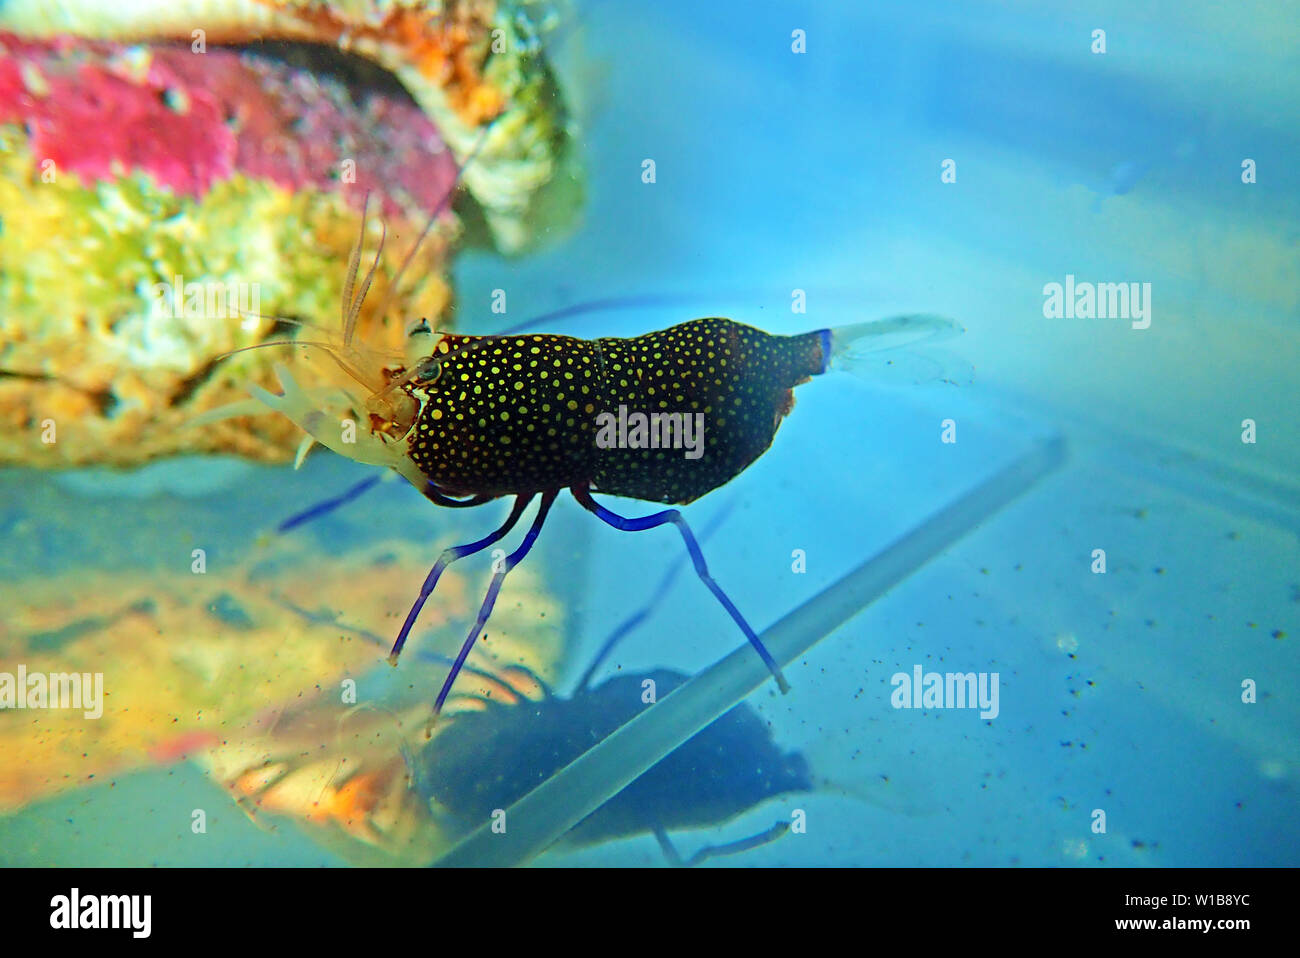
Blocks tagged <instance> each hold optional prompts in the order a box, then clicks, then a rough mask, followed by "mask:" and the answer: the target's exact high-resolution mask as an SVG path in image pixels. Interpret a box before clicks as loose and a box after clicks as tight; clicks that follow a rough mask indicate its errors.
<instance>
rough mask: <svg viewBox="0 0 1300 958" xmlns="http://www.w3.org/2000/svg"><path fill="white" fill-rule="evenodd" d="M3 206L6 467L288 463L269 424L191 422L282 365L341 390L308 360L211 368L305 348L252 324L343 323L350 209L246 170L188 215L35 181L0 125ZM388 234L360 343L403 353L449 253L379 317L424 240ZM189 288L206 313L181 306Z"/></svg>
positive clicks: (430, 309)
mask: <svg viewBox="0 0 1300 958" xmlns="http://www.w3.org/2000/svg"><path fill="white" fill-rule="evenodd" d="M0 209H3V210H5V216H6V220H11V221H12V222H14V223H21V224H22V228H21V229H9V230H3V231H0V264H3V269H0V343H2V344H3V349H0V370H3V372H4V373H5V374H6V375H5V376H3V377H0V425H2V426H3V427H4V428H3V429H0V462H6V463H20V464H24V465H34V466H69V465H80V464H89V463H95V464H111V465H134V464H139V463H143V462H147V461H149V460H152V459H155V458H158V457H160V456H165V455H170V454H174V453H177V452H225V453H234V454H236V455H240V456H245V457H248V458H253V459H258V460H262V461H287V460H288V459H289V458H290V457H291V456H292V453H293V450H294V447H295V446H296V445H297V443H298V441H299V439H300V438H301V434H300V432H299V431H298V430H297V429H296V428H295V427H294V426H293V425H292V424H290V423H288V422H285V421H283V420H282V419H281V418H280V417H276V416H259V417H241V418H238V419H233V420H228V421H223V422H220V423H216V424H212V425H210V426H208V427H205V428H203V429H192V430H191V429H187V428H186V426H187V424H188V422H189V421H190V420H191V419H192V418H193V417H194V416H195V415H196V414H198V413H199V412H202V411H204V410H207V409H212V408H215V407H218V406H222V405H226V404H228V403H232V402H237V401H242V400H244V399H246V398H247V395H248V394H247V384H248V383H249V382H253V383H257V384H260V385H262V386H264V387H273V386H274V383H275V380H274V376H273V374H272V372H271V369H272V367H273V366H274V365H275V364H277V363H279V364H284V365H288V366H290V367H291V368H293V369H295V370H298V369H300V368H301V369H305V370H307V369H309V370H312V371H314V374H313V373H306V374H303V375H301V376H300V377H299V378H300V379H301V381H303V382H304V383H305V384H306V385H308V386H311V385H316V384H318V383H331V384H332V383H334V382H336V380H337V373H338V371H337V369H330V368H329V366H330V364H329V363H328V362H324V363H321V362H319V361H314V360H313V359H312V357H310V356H309V353H310V351H309V350H307V349H290V348H288V347H281V348H272V349H258V350H252V351H250V352H245V353H240V354H238V355H235V356H232V357H229V358H227V359H220V358H221V357H222V356H223V355H225V354H226V353H228V352H230V351H231V350H234V349H238V348H240V347H244V346H249V345H254V344H257V343H261V342H265V341H268V340H270V339H277V340H282V339H288V338H293V337H294V336H295V335H297V336H298V337H299V338H303V339H312V338H317V337H315V336H314V335H313V333H312V331H311V330H299V329H297V328H295V327H292V326H286V327H284V328H283V329H280V328H277V326H276V325H275V322H274V320H273V319H271V318H261V317H259V316H251V315H249V313H250V312H252V313H259V314H261V316H263V317H273V316H287V317H291V318H297V319H299V320H306V321H308V322H311V323H316V324H320V325H322V326H327V327H330V328H333V327H334V326H335V325H336V324H337V316H338V308H339V306H338V304H339V300H340V296H341V292H342V287H343V282H344V279H345V268H344V266H345V264H346V263H347V258H348V253H349V252H350V250H351V248H352V245H353V243H354V242H355V241H356V238H357V235H358V233H359V230H360V213H359V211H357V210H353V209H352V208H351V207H349V206H347V205H346V203H345V202H344V201H343V200H342V199H341V198H340V197H338V196H336V195H332V194H322V193H313V192H311V191H298V192H296V193H294V192H290V191H288V190H285V189H283V188H281V187H278V186H276V185H274V184H271V183H269V182H267V181H264V180H253V179H249V178H247V177H244V176H242V175H236V176H234V177H232V178H231V179H229V180H222V181H219V182H217V183H215V184H214V185H213V187H212V188H211V190H209V191H208V193H207V194H205V196H204V197H203V199H202V200H201V201H199V202H196V201H194V200H193V199H190V198H187V197H177V196H175V195H173V194H172V193H171V192H169V191H167V190H165V189H162V188H160V187H158V186H157V185H156V184H154V183H153V181H152V180H151V179H150V178H149V177H148V176H147V175H145V174H134V175H131V176H126V177H123V178H121V179H119V180H116V181H114V182H111V183H99V184H95V185H94V186H93V188H88V187H87V186H86V185H84V184H82V183H81V182H80V181H79V180H78V179H77V177H76V176H75V175H73V174H70V173H60V174H59V176H58V177H57V178H56V179H55V180H54V181H53V182H50V183H45V182H42V181H41V178H40V176H39V169H38V167H37V165H36V160H35V158H34V157H33V156H32V155H31V154H30V152H29V151H28V149H27V145H26V142H25V138H24V137H23V136H22V135H21V132H20V131H18V130H17V128H15V127H3V126H0ZM422 225H423V224H422V223H421V224H418V226H422ZM375 226H376V231H377V229H378V224H377V223H376V224H375ZM388 226H389V231H390V236H391V235H392V233H393V232H395V231H400V232H401V233H402V236H403V237H404V239H403V240H402V241H400V242H399V241H390V242H389V243H388V244H386V247H385V255H384V260H383V272H382V273H381V274H380V275H378V276H377V277H376V283H375V286H374V291H373V292H372V294H371V297H370V299H369V300H368V301H367V305H368V306H369V307H370V308H369V309H367V310H363V314H362V316H361V319H360V321H359V326H358V338H359V339H361V340H363V341H365V342H366V344H367V345H368V346H371V347H373V348H376V349H381V350H382V349H392V350H400V347H401V346H402V345H403V342H404V334H405V322H404V319H403V317H409V316H427V317H429V318H430V319H431V321H434V322H435V323H436V322H438V317H439V316H441V315H442V314H443V313H444V312H445V311H446V310H447V308H448V306H449V304H450V300H451V294H450V290H449V287H448V285H447V283H446V281H445V279H444V278H443V277H442V275H441V274H442V267H443V264H444V257H445V256H446V253H447V240H446V239H445V238H436V239H435V240H434V241H433V242H430V243H428V244H427V245H426V246H425V247H424V248H422V249H421V251H420V255H419V256H418V257H417V259H416V261H415V262H414V263H413V264H412V266H411V268H410V269H409V270H408V271H407V274H406V277H405V278H404V281H403V286H404V288H405V293H404V294H403V296H402V298H401V300H400V302H397V303H394V304H391V305H393V306H394V307H396V308H393V309H390V310H388V311H387V312H388V313H389V314H390V317H391V318H381V317H378V316H377V315H376V309H377V308H378V307H379V306H380V305H381V303H382V301H383V300H384V299H385V294H386V293H387V288H386V278H385V277H386V276H387V275H392V274H393V273H395V272H396V269H397V266H398V264H399V263H400V261H401V258H402V257H403V256H405V254H406V252H407V251H408V249H409V247H410V244H411V243H412V242H413V240H414V236H415V235H416V234H417V233H418V228H417V224H405V223H401V222H390V223H389V224H388ZM371 248H373V243H372V246H371ZM196 291H198V293H199V295H200V299H201V301H202V308H199V309H192V308H191V306H192V305H193V306H198V303H199V301H198V300H195V299H193V296H194V295H195V292H196ZM214 306H215V308H213V307H214ZM443 325H445V323H444V324H443ZM219 359H220V361H218V360H219ZM50 424H52V425H53V427H54V433H53V437H54V438H53V441H51V439H50V435H51V434H50V432H49V426H50Z"/></svg>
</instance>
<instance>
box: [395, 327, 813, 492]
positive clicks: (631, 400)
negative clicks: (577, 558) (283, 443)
mask: <svg viewBox="0 0 1300 958" xmlns="http://www.w3.org/2000/svg"><path fill="white" fill-rule="evenodd" d="M829 345H830V341H829V337H828V335H827V334H826V333H825V331H822V332H816V333H808V334H806V335H803V336H771V335H768V334H767V333H764V332H763V331H761V330H758V329H754V328H753V327H752V326H745V325H742V324H740V323H737V322H733V321H732V320H729V319H721V318H712V319H696V320H692V321H690V322H687V323H682V324H680V325H678V326H673V327H671V328H670V329H665V330H661V331H659V332H654V333H647V334H646V335H644V336H638V337H636V338H634V339H616V338H611V337H606V338H602V339H594V340H583V339H575V338H574V337H571V336H554V335H542V334H529V335H523V336H463V335H445V336H443V337H442V338H441V339H440V340H439V341H438V343H437V346H436V348H435V352H434V353H433V356H432V357H431V360H432V363H433V366H432V369H433V372H434V375H435V377H436V378H435V379H434V380H431V381H430V380H425V379H423V378H421V377H420V376H416V377H415V378H414V379H413V380H412V381H411V382H410V384H409V390H410V393H411V394H412V395H413V396H415V397H416V398H418V399H419V401H420V412H419V416H418V419H417V421H416V426H415V429H414V430H413V431H412V432H411V433H410V435H409V438H408V440H407V442H408V455H409V456H410V458H411V459H412V461H413V462H415V464H416V466H417V467H418V468H419V469H420V471H421V472H422V473H423V474H424V475H425V476H427V477H428V478H429V480H430V481H432V482H433V483H435V484H436V485H437V486H438V487H439V488H441V489H443V490H444V491H446V492H448V493H450V494H461V495H468V494H483V495H490V496H502V495H513V494H518V493H520V492H527V491H533V492H540V491H542V490H545V489H552V488H564V487H568V486H572V485H576V484H581V483H589V484H592V485H594V486H595V488H596V490H597V491H599V492H603V493H607V494H609V495H616V496H625V497H627V498H631V499H644V500H647V501H651V502H666V503H675V504H678V505H684V504H686V503H689V502H693V501H694V500H695V499H698V498H699V497H700V496H702V495H704V494H705V493H707V492H709V491H710V490H712V489H716V488H717V487H718V486H721V485H723V484H725V483H726V482H729V481H730V480H731V479H732V478H734V477H735V476H736V475H737V474H738V473H740V472H741V471H742V470H744V469H745V467H746V466H748V465H749V464H750V463H751V462H753V461H754V460H755V459H757V458H758V457H759V456H760V455H761V454H762V453H763V451H764V450H765V449H767V447H768V446H770V445H771V443H772V439H773V437H774V436H775V434H776V429H777V426H778V425H779V424H780V422H781V419H782V417H783V416H785V415H786V413H788V412H789V411H790V408H791V407H792V406H793V404H794V396H793V392H792V390H793V388H794V386H796V385H798V384H799V383H801V382H805V381H807V380H808V378H809V377H810V376H812V375H815V374H817V373H820V372H822V371H823V370H824V369H825V368H826V364H827V360H828V358H829Z"/></svg>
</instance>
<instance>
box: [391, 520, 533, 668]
mask: <svg viewBox="0 0 1300 958" xmlns="http://www.w3.org/2000/svg"><path fill="white" fill-rule="evenodd" d="M532 498H533V497H532V496H515V504H514V506H512V507H511V509H510V515H509V516H507V517H506V521H505V522H503V523H502V524H501V526H500V528H498V529H497V530H496V531H495V532H492V533H489V534H488V535H486V536H484V537H483V538H482V539H479V540H478V541H477V542H470V543H467V544H465V545H461V546H451V547H450V548H447V549H444V550H443V551H442V555H440V556H438V561H437V562H435V563H434V564H433V568H432V569H430V570H429V575H428V576H427V577H426V578H425V580H424V585H423V586H422V587H421V588H420V594H419V596H417V597H416V600H415V604H414V605H412V606H411V611H410V612H408V613H407V614H406V621H405V622H403V623H402V631H401V632H399V633H398V635H397V641H396V642H394V643H393V651H391V652H389V653H388V661H389V664H391V665H396V664H397V657H398V656H399V655H401V654H402V646H404V645H405V644H406V638H407V636H408V635H410V633H411V628H412V627H413V626H414V625H415V620H416V619H417V618H418V617H419V615H420V610H421V609H423V608H424V603H425V602H426V601H427V600H428V598H429V596H430V595H432V594H433V590H434V588H435V587H436V586H437V585H438V579H439V578H440V577H441V576H442V573H443V570H444V569H446V568H447V566H449V565H451V564H452V563H453V562H455V561H456V560H457V559H463V558H465V556H472V555H473V554H474V553H476V552H482V551H483V550H484V549H486V548H487V547H488V546H490V545H492V544H493V543H494V542H498V541H500V540H501V539H502V538H503V537H504V536H505V534H506V533H507V532H509V531H510V530H511V529H513V528H514V527H515V523H516V522H518V521H519V517H520V516H521V515H523V512H524V507H525V506H527V505H528V503H529V502H531V501H532ZM463 662H464V657H463V656H462V658H461V660H460V661H458V662H457V663H456V665H455V666H453V668H452V674H453V675H454V674H455V673H456V672H457V671H459V667H460V665H461V664H463Z"/></svg>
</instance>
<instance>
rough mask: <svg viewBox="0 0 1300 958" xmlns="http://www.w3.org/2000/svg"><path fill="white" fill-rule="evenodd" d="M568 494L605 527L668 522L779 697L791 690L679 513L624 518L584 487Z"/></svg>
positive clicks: (629, 528) (633, 528) (637, 528)
mask: <svg viewBox="0 0 1300 958" xmlns="http://www.w3.org/2000/svg"><path fill="white" fill-rule="evenodd" d="M569 491H570V492H572V493H573V498H575V499H577V500H578V504H579V505H581V506H582V507H583V508H584V509H586V510H587V511H588V512H591V513H594V514H595V515H596V517H597V518H598V519H600V520H601V521H602V522H605V523H607V524H608V525H611V526H613V527H614V528H615V529H618V530H620V531H622V532H644V531H645V530H646V529H654V528H656V527H658V526H662V525H664V524H665V523H668V522H671V523H672V524H673V525H675V526H676V527H677V531H678V532H680V533H681V534H682V541H683V542H685V543H686V551H687V552H689V553H690V554H691V562H692V563H694V565H695V574H696V575H697V576H699V577H700V581H701V582H703V583H704V584H705V585H706V586H708V587H709V591H710V592H712V593H713V595H714V597H715V598H716V599H717V600H718V601H719V602H721V603H722V607H723V608H724V609H726V610H727V614H728V615H730V616H731V618H732V620H733V621H735V623H736V625H738V626H740V631H742V632H744V633H745V638H747V639H749V644H750V645H752V646H753V647H754V651H755V652H757V653H758V657H759V658H760V659H762V660H763V664H764V665H766V666H767V668H768V671H769V672H771V673H772V677H773V678H774V679H776V685H777V688H779V689H780V690H781V693H782V694H785V693H786V692H789V691H790V683H789V682H787V681H786V680H785V676H784V675H782V674H781V669H780V667H779V666H778V665H777V664H776V660H775V659H773V658H772V653H770V652H768V651H767V648H766V647H765V646H764V645H763V643H762V642H761V641H760V640H759V638H758V635H757V634H756V633H755V632H754V630H753V629H752V628H750V626H749V623H748V622H746V621H745V617H744V616H743V615H741V614H740V610H739V609H737V608H736V605H735V603H733V602H732V601H731V599H729V598H728V597H727V593H725V592H723V591H722V587H721V586H720V585H718V583H716V582H715V581H713V576H711V575H709V567H708V565H707V564H706V563H705V561H704V553H703V552H701V551H700V544H699V543H698V542H697V541H696V540H695V534H694V533H693V532H691V527H690V526H688V525H687V524H686V520H685V519H684V518H683V517H682V514H681V513H680V512H679V511H678V510H676V509H665V510H664V511H663V512H656V513H654V514H653V515H649V516H641V517H640V518H637V519H631V518H628V517H626V516H620V515H618V514H617V513H615V512H611V511H610V510H608V509H606V508H605V507H604V506H602V505H600V504H599V503H598V502H596V500H595V499H593V498H591V492H590V490H588V489H587V488H586V487H584V486H570V487H569Z"/></svg>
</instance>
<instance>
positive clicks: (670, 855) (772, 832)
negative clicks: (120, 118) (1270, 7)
mask: <svg viewBox="0 0 1300 958" xmlns="http://www.w3.org/2000/svg"><path fill="white" fill-rule="evenodd" d="M789 830H790V823H789V822H777V823H776V824H775V825H773V826H772V827H771V828H769V829H767V830H766V831H761V832H759V833H758V834H757V835H751V836H749V837H748V838H742V839H740V840H739V841H735V842H728V843H727V844H725V845H706V846H704V847H703V848H701V849H700V850H699V851H697V852H696V853H695V854H694V855H692V856H691V857H690V858H689V859H683V858H682V856H681V855H680V854H678V852H677V849H676V848H674V847H673V843H672V841H671V840H670V839H669V838H668V833H667V832H666V831H664V830H663V829H662V828H659V827H656V828H655V829H654V836H655V839H656V840H657V841H658V842H659V849H660V851H662V852H663V853H664V857H665V858H667V859H668V864H670V865H672V866H674V867H676V868H694V867H695V866H696V865H698V864H700V862H704V861H708V860H709V859H710V858H717V857H719V856H722V855H738V854H740V853H741V852H747V851H749V850H750V849H752V848H758V847H760V846H762V845H766V844H767V843H768V842H774V841H776V840H777V839H778V838H780V837H781V836H782V835H784V834H785V833H786V832H788V831H789Z"/></svg>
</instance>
